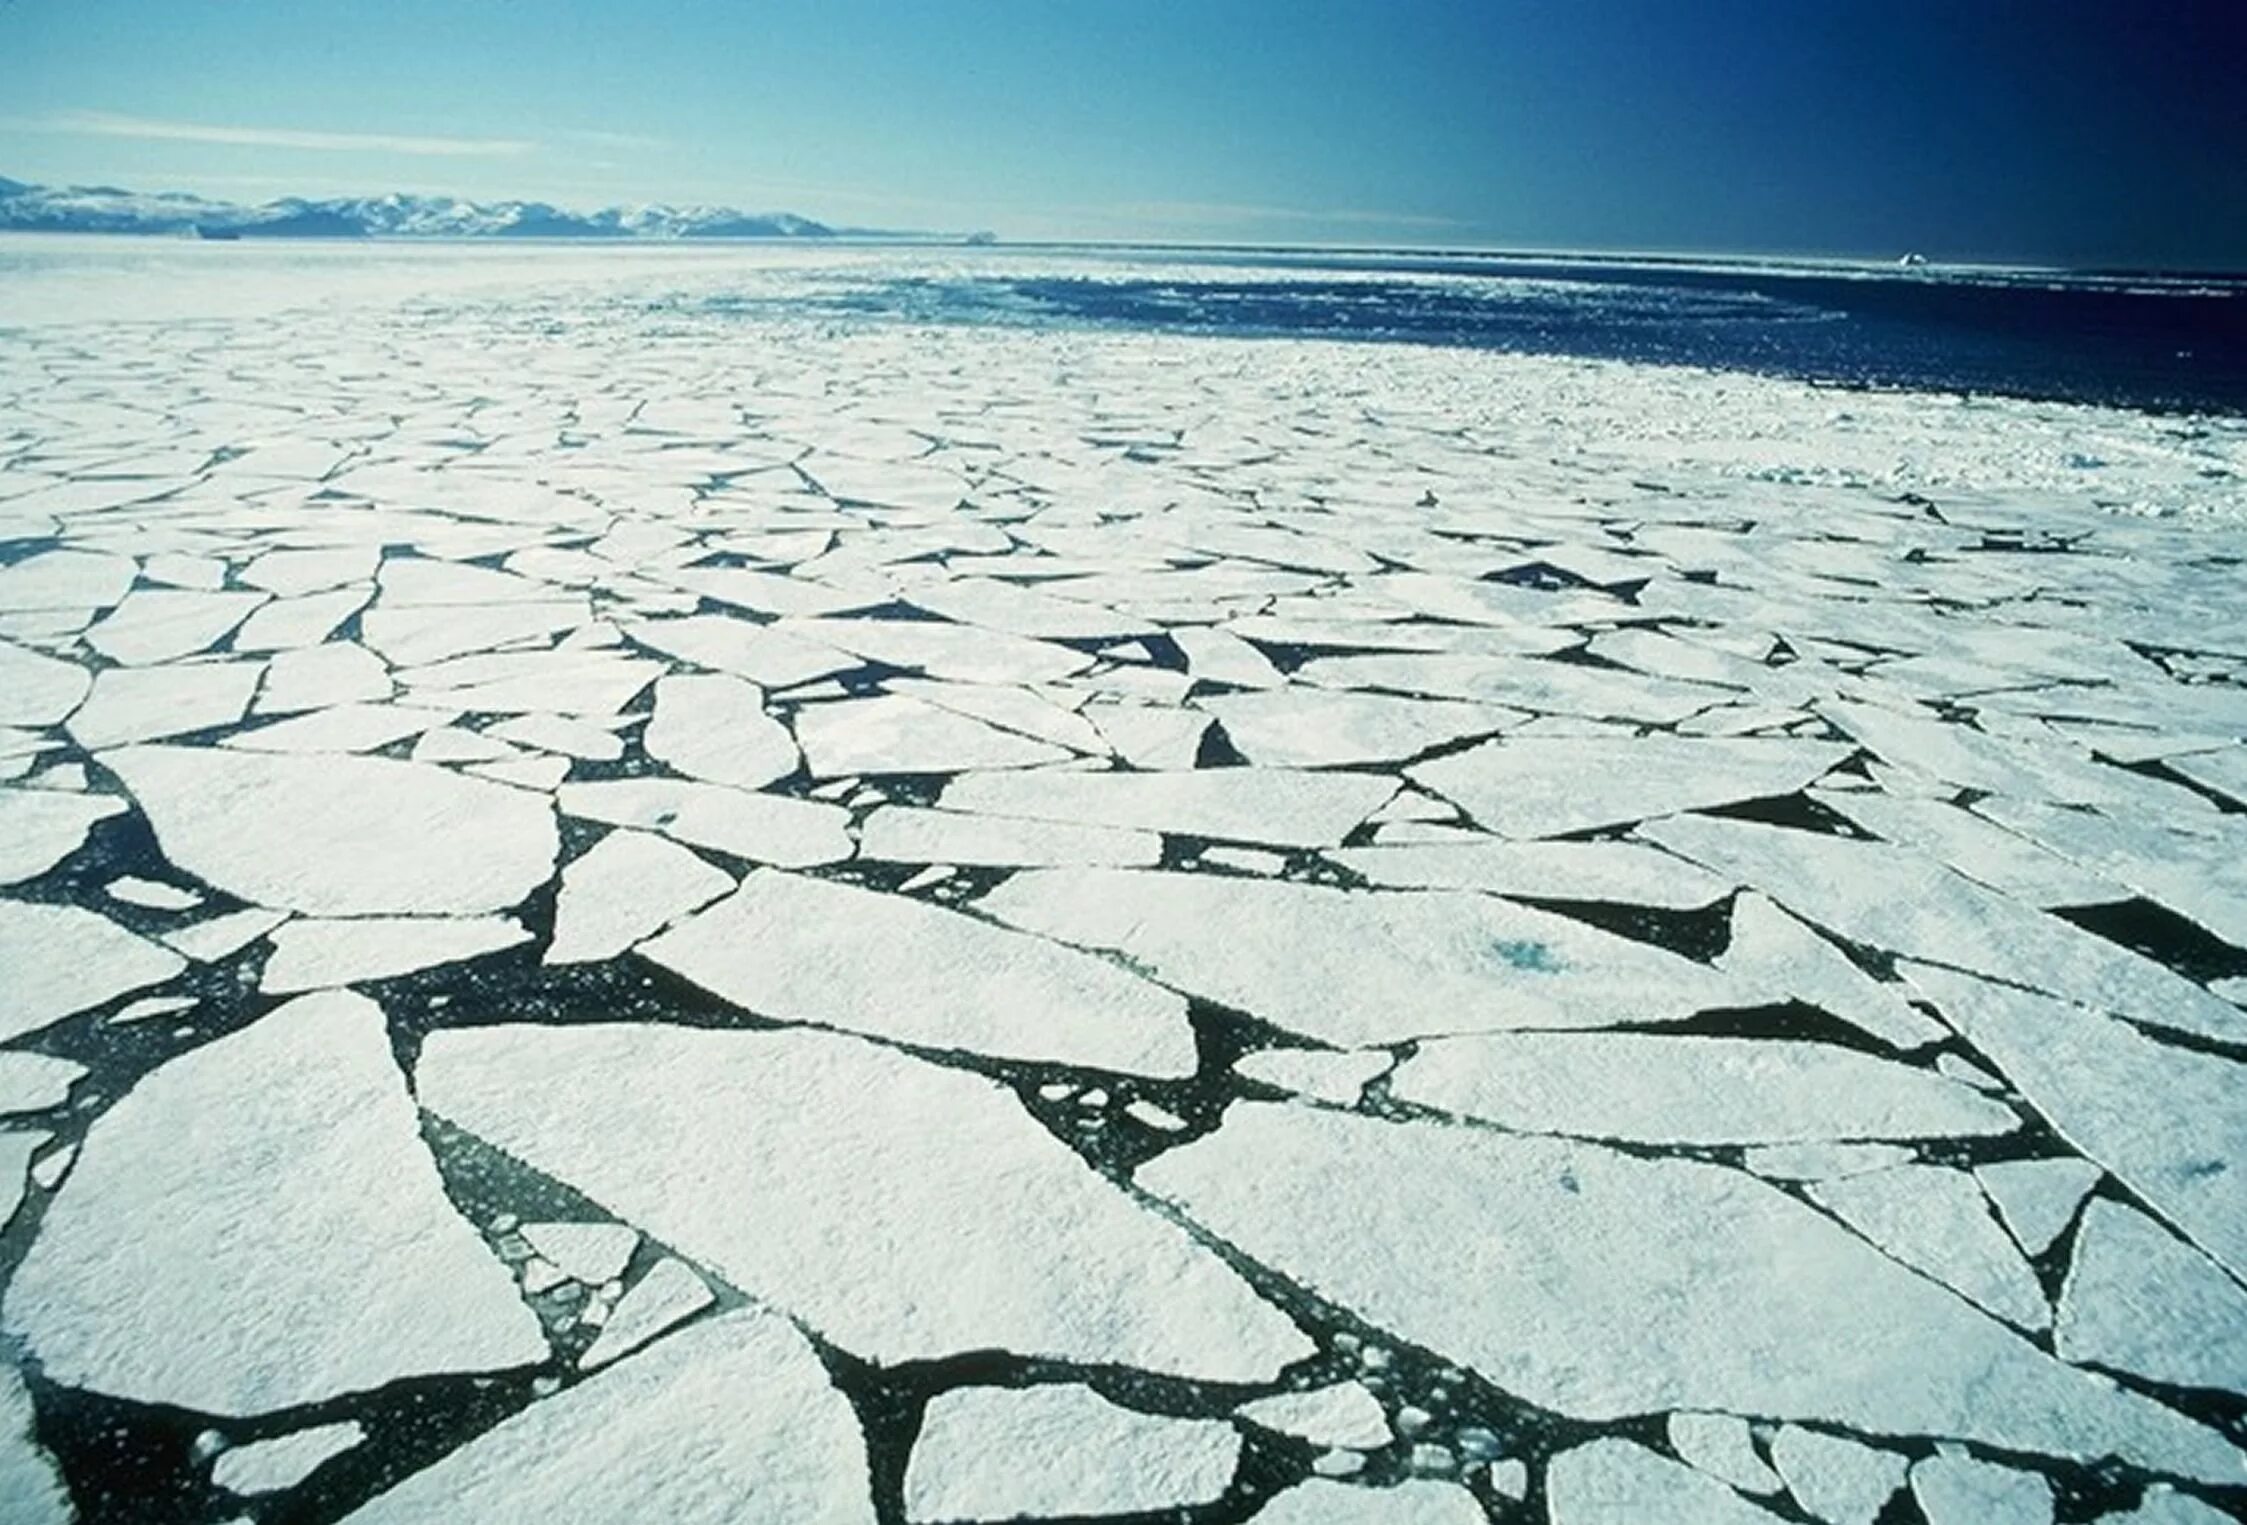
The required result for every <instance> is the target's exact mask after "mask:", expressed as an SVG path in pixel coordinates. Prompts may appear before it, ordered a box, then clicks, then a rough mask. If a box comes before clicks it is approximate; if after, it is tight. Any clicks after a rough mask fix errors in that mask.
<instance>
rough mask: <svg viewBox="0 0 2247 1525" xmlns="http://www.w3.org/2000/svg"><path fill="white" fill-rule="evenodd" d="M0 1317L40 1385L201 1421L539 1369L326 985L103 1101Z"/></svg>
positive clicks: (506, 1289)
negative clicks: (162, 1407) (189, 1412)
mask: <svg viewBox="0 0 2247 1525" xmlns="http://www.w3.org/2000/svg"><path fill="white" fill-rule="evenodd" d="M0 1316H4V1319H5V1324H6V1328H7V1330H8V1332H9V1333H10V1334H11V1335H13V1336H14V1337H16V1338H18V1339H20V1340H22V1341H23V1342H24V1345H25V1348H26V1349H27V1350H28V1351H29V1352H30V1353H31V1354H32V1355H33V1356H34V1357H35V1358H36V1359H37V1360H38V1361H39V1363H40V1365H41V1367H42V1369H43V1370H44V1371H45V1373H46V1375H47V1378H48V1379H49V1380H50V1381H54V1382H59V1383H61V1384H63V1385H65V1386H68V1387H86V1388H91V1389H93V1390H94V1391H96V1392H102V1393H108V1394H111V1395H113V1396H115V1397H120V1398H129V1399H132V1400H134V1401H136V1402H141V1403H160V1404H170V1405H175V1406H177V1407H180V1408H188V1409H199V1410H202V1411H203V1412H205V1413H210V1414H221V1415H239V1414H260V1413H267V1412H270V1411H272V1410H274V1409H281V1408H289V1407H292V1406H294V1405H297V1404H304V1403H316V1402H320V1401H322V1400H324V1399H328V1398H333V1397H339V1396H341V1395H343V1394H346V1393H354V1392H363V1391H366V1390H368V1389H371V1388H376V1387H380V1386H382V1385H383V1384H385V1383H387V1382H391V1381H394V1380H396V1379H398V1378H400V1377H408V1376H420V1375H428V1374H434V1373H439V1372H476V1371H491V1370H497V1369H501V1368H507V1367H517V1366H526V1365H531V1364H534V1363H537V1362H541V1361H543V1360H545V1359H546V1355H547V1348H546V1342H545V1340H544V1338H543V1337H542V1336H541V1335H540V1334H539V1328H538V1320H537V1318H536V1317H535V1316H534V1315H533V1314H532V1313H531V1311H530V1310H529V1309H528V1308H526V1307H524V1306H523V1304H522V1303H521V1302H520V1301H519V1300H518V1299H517V1298H516V1296H515V1288H514V1284H513V1280H512V1279H511V1278H510V1277H509V1276H508V1274H507V1271H506V1268H505V1267H504V1266H502V1265H501V1264H500V1262H499V1260H498V1259H497V1258H496V1257H495V1256H493V1255H492V1254H491V1253H490V1252H489V1251H488V1250H487V1249H486V1248H485V1247H484V1244H483V1241H482V1240H481V1239H479V1238H478V1237H477V1235H476V1232H475V1230H473V1229H471V1228H470V1227H469V1226H468V1225H467V1223H466V1222H464V1221H463V1220H462V1219H461V1218H460V1217H459V1216H458V1215H457V1214H456V1213H455V1212H454V1211H453V1209H452V1204H451V1203H450V1202H448V1201H447V1200H446V1198H445V1194H444V1188H443V1187H442V1185H441V1184H440V1183H439V1180H438V1177H437V1169H436V1166H435V1165H434V1163H432V1162H431V1160H430V1158H429V1155H428V1153H427V1152H426V1150H425V1149H424V1147H423V1144H422V1141H421V1131H420V1123H419V1119H418V1117H417V1115H416V1113H415V1110H414V1104H413V1100H412V1098H411V1097H409V1096H408V1095H407V1094H406V1087H405V1083H404V1081H403V1080H402V1079H401V1078H400V1076H399V1074H398V1071H397V1068H396V1066H395V1064H394V1063H393V1061H392V1059H391V1055H390V1039H389V1035H388V1033H387V1031H386V1030H385V1028H384V1024H383V1020H382V1012H381V1011H380V1009H379V1008H377V1007H376V1006H375V1004H374V1003H373V1002H372V1001H369V1000H366V999H365V998H363V997H361V996H356V995H352V994H349V993H346V992H336V993H324V994H320V995H311V996H303V997H300V998H299V999H297V1000H295V1001H292V1002H290V1003H288V1004H287V1005H285V1006H282V1007H279V1008H277V1009H276V1010H274V1011H272V1012H270V1013H268V1014H267V1015H266V1016H265V1017H263V1018H261V1019H259V1020H258V1021H256V1022H254V1023H252V1024H251V1025H250V1026H248V1027H246V1028H244V1029H242V1030H241V1031H239V1032H236V1033H232V1034H229V1035H228V1036H226V1037H222V1038H218V1039H215V1040H213V1041H212V1042H210V1043H207V1044H205V1045H203V1046H202V1047H201V1048H197V1049H194V1050H192V1051H190V1052H188V1053H186V1054H183V1055H182V1056H180V1057H179V1058H177V1059H173V1060H171V1061H170V1062H169V1063H167V1064H165V1065H163V1066H162V1067H160V1068H158V1069H156V1070H155V1071H153V1072H151V1073H150V1074H149V1075H147V1076H146V1077H144V1078H143V1079H142V1080H141V1081H140V1082H139V1083H138V1084H137V1085H135V1086H134V1087H133V1088H132V1089H131V1090H130V1091H129V1092H127V1093H126V1094H125V1095H124V1096H122V1097H120V1098H119V1099H118V1101H117V1102H116V1104H115V1105H114V1106H112V1107H111V1108H110V1109H109V1110H108V1111H107V1112H106V1113H104V1114H103V1115H102V1117H101V1118H100V1120H99V1121H97V1122H96V1123H95V1124H94V1125H93V1127H92V1129H91V1130H90V1131H89V1132H88V1133H87V1135H86V1142H85V1147H84V1150H83V1152H82V1156H81V1158H80V1159H79V1160H78V1162H77V1168H76V1169H75V1170H74V1171H73V1172H72V1174H71V1178H70V1182H69V1185H68V1187H67V1188H66V1189H65V1190H63V1191H62V1192H61V1193H60V1194H58V1195H57V1196H56V1198H55V1199H54V1201H53V1202H51V1203H50V1204H49V1205H48V1208H47V1213H46V1217H45V1218H44V1220H43V1221H42V1222H41V1223H40V1226H39V1234H38V1237H37V1238H36V1239H34V1240H33V1241H32V1245H31V1248H30V1251H29V1252H28V1253H27V1254H26V1255H25V1256H24V1260H23V1264H22V1265H21V1266H20V1267H19V1268H18V1270H17V1272H16V1275H15V1279H14V1281H13V1282H12V1283H11V1284H10V1285H9V1287H8V1291H7V1299H6V1305H5V1312H4V1315H0Z"/></svg>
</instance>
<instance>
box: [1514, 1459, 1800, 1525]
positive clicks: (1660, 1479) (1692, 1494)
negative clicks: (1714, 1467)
mask: <svg viewBox="0 0 2247 1525" xmlns="http://www.w3.org/2000/svg"><path fill="white" fill-rule="evenodd" d="M1545 1504H1546V1509H1547V1518H1548V1519H1549V1520H1550V1521H1551V1525H1644V1522H1647V1521H1652V1520H1675V1521H1678V1522H1680V1525H1683V1522H1685V1521H1688V1520H1690V1521H1692V1522H1693V1525H1774V1522H1776V1521H1777V1520H1778V1519H1779V1518H1780V1517H1779V1516H1778V1515H1775V1514H1773V1513H1772V1512H1771V1511H1770V1510H1768V1509H1759V1508H1758V1507H1756V1506H1755V1505H1754V1504H1751V1503H1749V1502H1748V1501H1747V1500H1746V1499H1744V1498H1742V1497H1740V1495H1739V1494H1737V1493H1735V1492H1733V1491H1732V1490H1731V1489H1730V1488H1727V1487H1726V1486H1725V1485H1724V1484H1723V1483H1721V1482H1718V1481H1717V1480H1716V1479H1715V1478H1713V1477H1710V1476H1708V1475H1706V1474H1705V1473H1701V1472H1696V1471H1695V1470H1693V1469H1692V1468H1691V1467H1688V1466H1685V1465H1683V1464H1682V1463H1679V1462H1674V1461H1672V1460H1670V1459H1669V1458H1668V1457H1667V1456H1663V1455H1661V1454H1660V1453H1659V1452H1655V1451H1649V1450H1648V1449H1647V1448H1646V1447H1644V1446H1642V1445H1639V1444H1637V1443H1636V1442H1635V1441H1629V1440H1617V1439H1610V1440H1594V1441H1589V1442H1586V1443H1585V1444H1583V1445H1580V1446H1577V1447H1576V1448H1575V1449H1574V1450H1570V1451H1563V1452H1562V1453H1561V1454H1560V1455H1558V1456H1556V1457H1554V1458H1553V1460H1552V1464H1551V1465H1550V1466H1548V1467H1547V1468H1546V1469H1545Z"/></svg>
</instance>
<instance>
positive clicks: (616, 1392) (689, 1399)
mask: <svg viewBox="0 0 2247 1525" xmlns="http://www.w3.org/2000/svg"><path fill="white" fill-rule="evenodd" d="M345 1519H346V1520H347V1521H348V1522H349V1525H452V1522H456V1521H461V1520H510V1519H518V1520H587V1521H592V1520H649V1521H656V1520H660V1521H662V1522H664V1525H738V1522H740V1521H742V1520H744V1519H758V1520H774V1521H779V1520H786V1521H789V1522H791V1525H796V1522H800V1525H873V1519H874V1509H873V1504H872V1502H871V1499H870V1497H869V1493H868V1479H867V1472H866V1442H865V1439H864V1437H863V1436H862V1435H861V1434H860V1433H859V1429H858V1420H857V1416H856V1415H854V1414H853V1413H852V1412H851V1407H850V1404H849V1402H848V1400H846V1399H845V1398H844V1397H843V1396H842V1394H840V1393H838V1392H836V1391H835V1389H834V1387H833V1386H832V1385H831V1384H830V1383H829V1381H828V1378H827V1371H826V1368H825V1367H824V1366H822V1365H821V1364H820V1361H819V1356H818V1354H817V1352H815V1351H814V1350H813V1349H812V1348H811V1345H810V1343H809V1342H808V1341H806V1340H805V1339H804V1337H803V1336H802V1335H800V1334H798V1333H797V1332H796V1331H795V1330H794V1329H793V1328H791V1327H790V1326H789V1324H788V1321H787V1320H785V1319H783V1318H781V1317H779V1316H778V1315H776V1314H773V1313H769V1312H766V1311H763V1310H761V1309H751V1308H744V1309H739V1310H736V1311H734V1312H732V1313H728V1314H726V1315H725V1316H723V1317H721V1318H714V1319H711V1320H709V1321H708V1322H706V1323H703V1324H701V1325H699V1326H697V1327H696V1328H693V1329H689V1330H685V1331H683V1332H681V1333H680V1334H678V1335H676V1336H674V1337H673V1338H671V1339H668V1340H664V1341H662V1342H661V1343H659V1344H657V1345H656V1346H654V1347H653V1348H652V1349H650V1350H648V1351H646V1352H644V1353H642V1354H640V1355H636V1356H634V1357H633V1358H632V1359H631V1360H628V1361H625V1362H622V1363H620V1364H618V1365H617V1366H615V1367H613V1368H611V1369H609V1370H607V1371H604V1372H602V1373H600V1374H599V1375H597V1376H595V1377H593V1378H592V1379H591V1380H590V1381H587V1382H584V1383H582V1384H580V1385H578V1386H576V1387H572V1388H570V1389H569V1390H568V1391H566V1392H562V1393H558V1394H556V1395H555V1396H553V1397H551V1398H547V1399H544V1400H542V1401H540V1402H537V1403H533V1404H532V1405H531V1406H530V1407H529V1408H527V1409H524V1410H522V1411H521V1412H520V1413H517V1414H515V1415H513V1416H512V1417H510V1418H508V1419H504V1420H502V1421H501V1422H500V1423H499V1424H497V1425H495V1426H493V1427H492V1428H491V1429H489V1430H486V1431H485V1432H484V1433H483V1434H481V1435H479V1436H477V1437H476V1438H475V1439H474V1440H471V1441H470V1442H468V1444H466V1445H465V1446H462V1447H461V1448H460V1449H459V1450H457V1451H454V1452H453V1453H452V1454H451V1455H449V1456H447V1457H445V1458H444V1459H443V1460H441V1461H439V1462H438V1463H437V1464H436V1465H434V1466H432V1467H428V1468H425V1469H424V1470H422V1471H420V1472H416V1473H414V1474H412V1475H411V1476H409V1477H408V1478H406V1480H405V1481H404V1482H401V1483H399V1484H398V1485H397V1486H395V1487H393V1488H392V1489H391V1490H390V1491H389V1492H387V1493H383V1494H380V1495H378V1496H377V1497H375V1498H374V1499H373V1500H371V1501H370V1502H368V1503H367V1504H365V1505H363V1506H361V1507H360V1508H359V1509H357V1510H355V1511H354V1512H353V1513H351V1514H349V1515H347V1516H345Z"/></svg>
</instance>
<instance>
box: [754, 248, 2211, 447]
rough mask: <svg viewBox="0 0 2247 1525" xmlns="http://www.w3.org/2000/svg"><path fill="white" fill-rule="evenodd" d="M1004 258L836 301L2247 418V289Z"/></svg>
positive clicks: (1297, 256) (1968, 277) (2115, 279)
mask: <svg viewBox="0 0 2247 1525" xmlns="http://www.w3.org/2000/svg"><path fill="white" fill-rule="evenodd" d="M992 252H993V254H994V265H995V266H996V268H997V269H998V271H999V272H1000V273H983V274H977V275H972V276H957V277H951V276H945V277H939V276H925V277H909V278H901V279H891V280H885V281H876V282H869V283H867V284H865V285H863V286H859V287H856V288H852V289H849V290H846V291H842V292H839V293H833V294H830V295H828V296H826V297H824V298H821V299H819V300H820V301H821V302H822V303H823V304H824V305H826V306H829V307H831V308H834V309H838V310H846V311H851V312H856V313H862V314H873V315H891V316H896V317H901V318H909V319H913V320H918V321H936V322H968V323H1007V324H1032V325H1039V326H1050V325H1053V324H1056V323H1059V324H1083V325H1091V326H1097V327H1104V328H1124V329H1154V330H1161V331H1165V332H1174V333H1211V334H1230V335H1245V336H1284V337H1316V338H1336V339H1359V340H1370V341H1392V342H1409V343H1416V344H1441V345H1458V346H1463V347H1468V348H1475V349H1497V350H1510V351H1520V352H1527V353H1536V354H1558V355H1575V356H1585V357H1595V358H1601V359H1611V360H1629V361H1646V362H1661V363H1671V364H1683V365H1696V366H1708V367H1712V368H1716V369H1721V370H1742V371H1753V372H1759V373H1763V374H1768V375H1779V376H1788V377H1794V378H1797V379H1801V380H1808V381H1816V382H1821V383H1827V384H1832V385H1839V386H1857V387H1900V388H1911V389H1934V390H1944V391H1966V392H1978V393H1996V394H2002V395H2008V396H2016V397H2031V398H2046V399H2055V400H2061V401H2070V402H2096V403H2108V404H2114V405H2118V406H2123V407H2132V408H2146V409H2157V410H2162V411H2190V412H2217V413H2247V277H2242V276H2221V277H2206V278H2191V279H2184V278H2177V277H2158V276H2142V277H2141V276H2134V275H2129V274H2115V275H2067V274H2059V273H2052V272H1994V271H1986V270H1982V271H1971V272H1969V271H1943V270H1936V269H1925V268H1922V269H1919V270H1913V271H1900V270H1899V271H1892V272H1882V271H1867V270H1861V269H1860V270H1850V269H1845V268H1841V267H1834V266H1825V267H1819V266H1803V265H1796V266H1778V265H1756V264H1734V265H1720V264H1691V265H1688V264H1682V263H1677V264H1663V263H1658V262H1653V261H1630V260H1616V261H1588V260H1560V259H1540V258H1515V257H1503V258H1500V257H1463V256H1436V255H1410V254H1404V255H1382V254H1366V255H1305V254H1301V253H1294V254H1290V253H1284V252H1281V251H1242V252H1240V253H1237V254H1221V255H1212V254H1210V253H1208V252H1205V251H1195V252H1193V253H1190V254H1188V253H1184V252H1171V253H1166V252H1161V251H1132V252H1130V253H1129V254H1125V253H1123V252H1122V251H1102V252H1100V253H1099V254H1097V255H1094V252H1093V251H1087V250H1071V251H1069V253H1070V254H1071V255H1072V256H1073V258H1072V260H1071V261H1070V265H1069V268H1071V269H1072V270H1084V269H1086V266H1085V265H1084V264H1083V263H1082V257H1083V256H1087V255H1093V257H1094V258H1096V259H1098V258H1106V259H1110V260H1113V261H1114V262H1115V263H1116V265H1117V271H1116V274H1114V275H1113V276H1109V275H1105V274H1101V273H1099V272H1098V268H1097V265H1096V264H1095V265H1094V266H1093V267H1091V270H1090V272H1089V273H1084V274H1070V275H1065V276H1064V275H1056V274H1054V273H1052V265H1051V263H1050V262H1047V264H1046V268H1045V270H1044V271H1043V272H1042V273H1041V272H1040V271H1039V270H1038V269H1037V268H1036V262H1035V258H1034V255H1032V253H1031V251H1027V250H1024V251H1019V252H1020V254H1021V255H1023V256H1027V257H1024V258H1022V264H1023V267H1024V268H1023V271H1022V273H1021V274H1019V275H1014V274H1009V273H1005V272H1004V267H1005V265H1006V264H1008V263H1011V262H1012V259H1013V258H1014V257H1015V256H1016V255H1017V251H1015V250H1011V249H1009V250H1001V251H992ZM1048 252H1051V251H1048ZM1126 260H1128V265H1127V264H1125V263H1124V261H1126ZM1166 266H1167V267H1170V270H1166V268H1165V267H1166ZM1171 270H1174V271H1175V273H1170V271H1171ZM1150 272H1152V273H1150ZM719 305H721V306H723V305H725V304H723V303H721V304H719Z"/></svg>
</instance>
